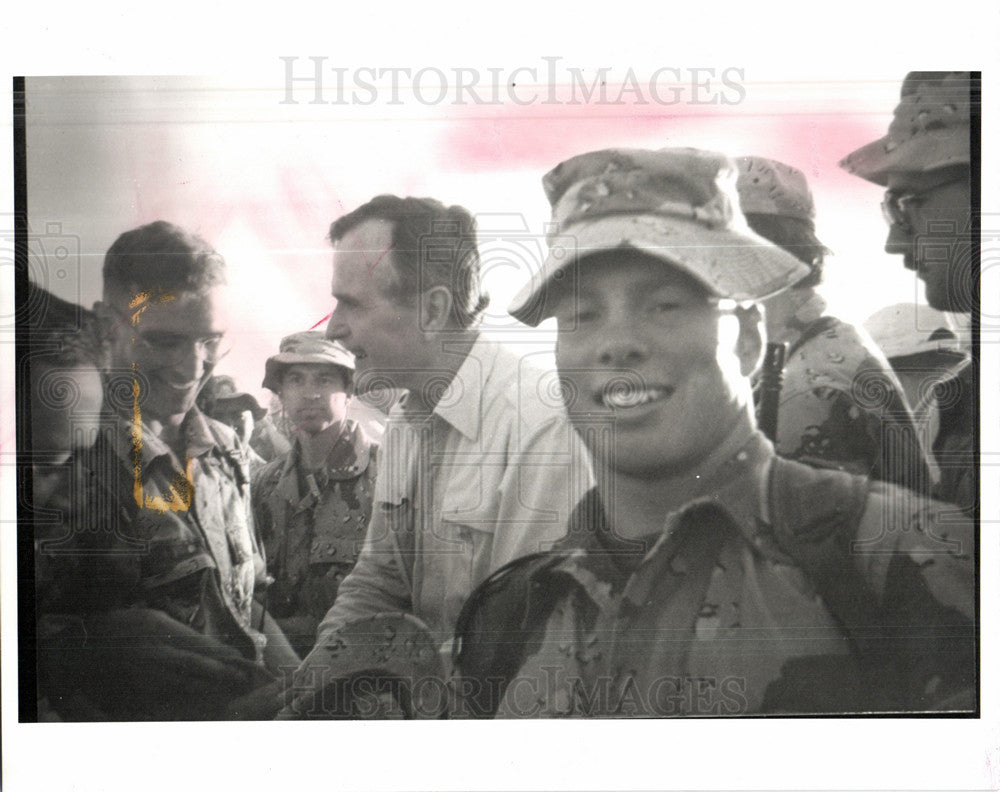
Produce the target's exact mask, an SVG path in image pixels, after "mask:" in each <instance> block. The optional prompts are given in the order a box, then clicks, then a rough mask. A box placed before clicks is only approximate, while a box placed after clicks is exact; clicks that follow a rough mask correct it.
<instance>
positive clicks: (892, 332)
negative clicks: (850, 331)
mask: <svg viewBox="0 0 1000 792" xmlns="http://www.w3.org/2000/svg"><path fill="white" fill-rule="evenodd" d="M864 328H865V330H866V331H867V332H868V334H869V335H870V336H871V337H872V340H873V341H874V342H875V343H876V344H878V345H879V347H880V348H881V349H882V352H883V353H884V354H885V356H886V358H887V359H889V360H892V359H893V358H900V357H908V356H910V355H921V354H929V353H933V352H952V353H956V354H959V353H960V344H959V340H958V335H957V333H956V332H955V330H954V328H952V326H951V320H950V319H949V318H948V315H947V314H946V313H944V312H943V311H938V310H936V309H934V308H931V307H930V306H929V305H917V304H916V303H912V302H906V303H896V304H895V305H887V306H885V307H884V308H880V309H879V310H877V311H876V312H875V313H873V314H872V315H871V316H869V317H868V318H867V319H865V321H864Z"/></svg>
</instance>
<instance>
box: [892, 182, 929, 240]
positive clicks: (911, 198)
mask: <svg viewBox="0 0 1000 792" xmlns="http://www.w3.org/2000/svg"><path fill="white" fill-rule="evenodd" d="M934 189H936V188H934ZM927 192H929V191H924V192H914V191H903V190H886V192H885V197H884V198H883V199H882V217H884V218H885V221H886V222H887V223H888V224H889V225H891V226H896V227H897V228H899V229H900V230H902V231H913V223H912V222H911V221H910V216H911V215H910V212H911V211H912V210H913V209H916V208H917V207H919V206H921V205H922V204H923V202H924V200H925V197H926V193H927Z"/></svg>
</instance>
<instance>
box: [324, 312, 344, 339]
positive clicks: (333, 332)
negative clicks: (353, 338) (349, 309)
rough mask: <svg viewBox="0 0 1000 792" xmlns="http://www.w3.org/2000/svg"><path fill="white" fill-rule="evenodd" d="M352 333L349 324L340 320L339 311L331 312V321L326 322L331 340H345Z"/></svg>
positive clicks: (327, 332)
mask: <svg viewBox="0 0 1000 792" xmlns="http://www.w3.org/2000/svg"><path fill="white" fill-rule="evenodd" d="M349 335H350V330H349V329H348V327H347V325H346V324H345V323H344V322H342V321H341V320H340V318H339V317H338V316H337V312H336V311H334V312H333V313H332V314H330V321H329V322H327V324H326V337H327V338H328V339H329V340H330V341H343V340H344V339H346V338H347V337H348V336H349Z"/></svg>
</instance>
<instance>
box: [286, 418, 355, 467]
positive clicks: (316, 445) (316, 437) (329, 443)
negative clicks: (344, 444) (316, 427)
mask: <svg viewBox="0 0 1000 792" xmlns="http://www.w3.org/2000/svg"><path fill="white" fill-rule="evenodd" d="M343 428H344V424H343V422H342V421H338V422H337V423H334V424H331V425H330V426H328V427H326V429H324V430H323V431H322V432H317V433H316V434H309V433H307V432H301V431H300V432H297V433H296V435H295V436H296V437H297V438H298V441H299V447H300V448H301V450H302V455H301V457H300V460H301V462H302V466H303V467H304V468H305V469H306V470H318V469H319V468H321V467H323V465H324V464H326V459H327V457H328V456H330V452H331V451H333V447H334V446H335V445H337V441H338V440H339V439H340V434H341V431H342V429H343Z"/></svg>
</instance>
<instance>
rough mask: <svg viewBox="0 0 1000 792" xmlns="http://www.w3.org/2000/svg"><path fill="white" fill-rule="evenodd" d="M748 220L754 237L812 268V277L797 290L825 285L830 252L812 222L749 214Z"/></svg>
mask: <svg viewBox="0 0 1000 792" xmlns="http://www.w3.org/2000/svg"><path fill="white" fill-rule="evenodd" d="M746 219H747V225H749V226H750V228H751V230H752V231H753V232H754V233H756V234H758V235H760V236H762V237H764V239H766V240H768V241H769V242H773V243H774V244H775V245H777V246H778V247H780V248H783V249H785V250H787V251H788V252H789V253H791V254H792V255H793V256H795V257H796V258H797V259H798V260H799V261H801V262H802V263H803V264H807V265H809V274H808V275H806V276H805V277H804V278H803V279H802V280H800V281H799V282H798V283H796V284H794V285H793V286H792V288H793V289H805V288H809V287H812V286H818V285H819V284H820V283H821V282H822V281H823V263H824V260H825V258H826V255H827V254H828V253H829V252H830V251H829V250H828V249H827V248H826V246H825V245H823V243H822V242H820V241H819V240H818V239H817V238H816V232H815V229H814V228H813V224H812V223H811V222H809V221H808V220H804V219H803V218H801V217H791V216H788V215H776V214H758V213H755V212H751V213H749V214H747V215H746Z"/></svg>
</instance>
